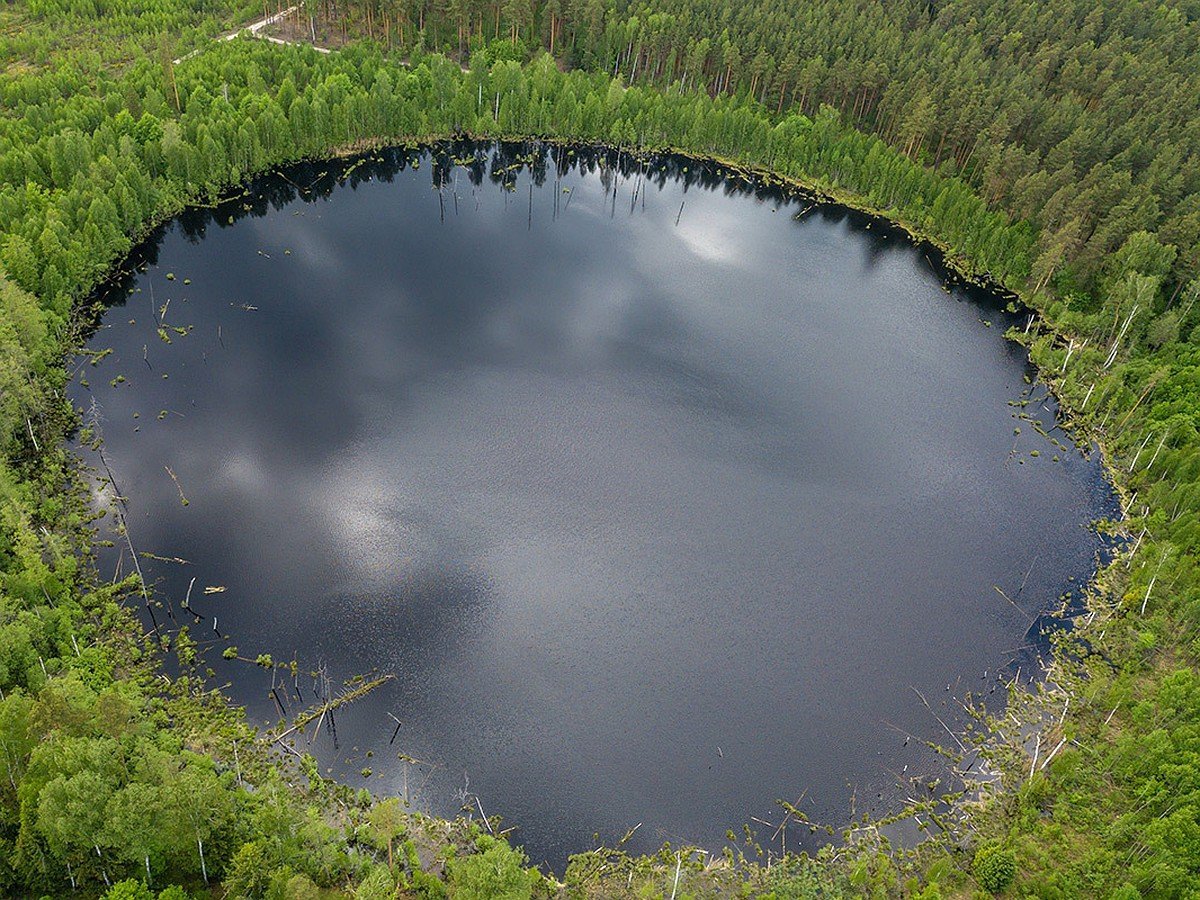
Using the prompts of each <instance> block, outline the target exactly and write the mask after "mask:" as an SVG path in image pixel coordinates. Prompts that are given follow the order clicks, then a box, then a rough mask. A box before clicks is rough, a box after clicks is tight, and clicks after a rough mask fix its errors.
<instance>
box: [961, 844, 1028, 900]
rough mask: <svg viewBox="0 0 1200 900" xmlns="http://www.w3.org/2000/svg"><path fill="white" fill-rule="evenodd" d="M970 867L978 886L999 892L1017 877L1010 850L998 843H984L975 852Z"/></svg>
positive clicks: (995, 892) (1014, 860)
mask: <svg viewBox="0 0 1200 900" xmlns="http://www.w3.org/2000/svg"><path fill="white" fill-rule="evenodd" d="M971 869H972V871H973V872H974V873H975V879H976V880H977V881H978V882H979V885H980V887H982V888H983V889H984V890H987V891H991V892H992V893H993V894H999V893H1000V892H1001V891H1003V890H1004V889H1005V888H1007V887H1008V886H1009V885H1010V884H1012V881H1013V879H1014V878H1016V877H1017V860H1016V857H1015V856H1013V852H1012V851H1011V850H1009V849H1007V848H1005V847H1003V846H1001V845H999V844H986V845H984V846H983V847H980V848H979V850H978V852H976V854H975V861H974V863H972V865H971Z"/></svg>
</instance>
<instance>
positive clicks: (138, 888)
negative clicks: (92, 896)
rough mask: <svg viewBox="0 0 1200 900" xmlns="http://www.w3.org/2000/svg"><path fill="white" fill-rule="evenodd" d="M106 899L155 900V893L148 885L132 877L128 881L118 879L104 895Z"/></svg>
mask: <svg viewBox="0 0 1200 900" xmlns="http://www.w3.org/2000/svg"><path fill="white" fill-rule="evenodd" d="M104 900H154V895H153V894H152V893H150V888H148V887H146V885H144V884H142V883H141V882H140V881H135V880H134V879H132V878H130V879H128V880H127V881H118V882H117V883H116V884H114V885H113V886H112V887H110V888H109V889H108V893H107V894H105V895H104Z"/></svg>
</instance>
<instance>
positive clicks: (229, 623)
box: [71, 143, 1116, 872]
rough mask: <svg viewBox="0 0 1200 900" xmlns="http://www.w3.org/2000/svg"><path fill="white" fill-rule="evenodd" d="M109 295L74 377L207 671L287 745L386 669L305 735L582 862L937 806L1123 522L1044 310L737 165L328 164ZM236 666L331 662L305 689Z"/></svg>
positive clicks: (153, 245) (218, 210)
mask: <svg viewBox="0 0 1200 900" xmlns="http://www.w3.org/2000/svg"><path fill="white" fill-rule="evenodd" d="M102 299H103V301H104V303H105V304H106V311H105V312H104V313H103V317H102V320H101V323H100V326H99V327H98V329H97V331H96V332H95V334H94V335H93V336H92V338H91V340H90V342H89V345H88V346H89V348H90V349H91V350H93V351H101V350H105V349H111V351H112V352H111V353H110V354H109V355H107V356H106V357H105V358H104V359H103V360H102V361H100V362H99V364H98V365H96V366H94V367H93V366H91V365H88V364H87V361H86V360H81V361H80V372H79V377H77V378H76V380H75V382H74V383H73V384H72V387H71V396H72V398H73V400H74V401H75V403H76V405H77V406H79V407H80V408H83V409H85V411H86V415H87V416H88V417H95V418H97V419H98V421H99V423H100V431H101V432H102V435H103V440H104V454H105V461H106V462H107V464H108V466H109V467H110V468H111V470H112V473H113V475H114V476H115V478H116V480H117V483H118V486H119V488H120V491H121V492H122V493H123V495H124V496H125V497H127V498H128V499H127V510H126V516H127V519H128V523H129V534H130V538H131V540H132V542H133V544H134V545H135V547H136V550H137V551H138V553H139V554H142V568H143V571H144V573H145V577H146V578H147V579H148V580H150V581H152V582H153V583H155V584H156V585H157V589H158V591H159V593H160V596H161V597H162V598H163V600H164V603H169V604H170V606H171V607H172V609H173V610H174V613H175V615H176V616H177V617H178V619H179V621H180V622H183V621H187V620H188V616H187V614H186V613H185V612H184V611H183V610H182V609H181V604H182V602H183V601H184V599H185V597H186V596H187V595H188V591H189V585H192V588H191V595H190V605H191V607H192V609H193V610H194V611H195V613H196V614H197V615H198V616H199V617H200V621H198V622H196V623H195V624H194V625H193V634H194V636H195V637H197V638H198V639H202V640H204V641H206V642H208V643H209V646H210V648H211V649H210V650H209V651H208V655H209V658H210V662H211V664H212V665H213V667H214V668H215V669H216V670H217V683H223V682H224V681H226V680H228V681H230V682H231V687H230V688H229V693H230V694H231V695H232V696H233V698H234V699H235V700H236V701H237V702H240V703H244V704H245V705H246V706H247V708H248V711H249V714H250V716H251V718H252V719H253V720H255V721H258V722H261V723H263V724H264V725H266V724H274V723H275V722H277V721H278V720H279V719H280V718H281V711H280V705H281V704H282V705H284V706H285V707H286V710H287V713H288V714H289V715H296V714H297V713H299V712H301V711H302V710H304V709H305V708H307V707H309V706H311V705H312V704H314V703H315V702H316V701H317V696H316V694H315V693H314V689H317V690H321V689H322V688H323V689H324V690H326V691H332V692H335V693H336V692H338V691H341V690H343V689H344V686H345V685H346V683H347V682H348V681H350V680H352V679H353V678H354V677H355V676H359V675H363V676H365V677H366V678H367V679H370V678H373V677H376V676H380V675H393V676H394V677H393V678H392V679H391V680H389V681H387V682H386V683H384V684H382V685H381V686H380V687H378V688H377V689H375V690H373V691H371V692H370V693H369V694H367V695H366V696H365V697H363V698H361V699H359V700H357V701H355V702H353V703H350V704H347V705H345V706H342V707H341V708H339V709H338V710H337V712H336V714H335V715H334V716H333V717H332V719H333V721H332V722H330V721H328V718H329V717H327V720H326V721H324V722H323V723H322V724H321V728H320V730H319V732H318V731H317V730H316V729H315V727H314V726H310V727H309V728H308V729H307V734H306V735H304V736H300V737H299V739H298V740H297V741H296V743H295V746H296V748H297V749H298V750H300V751H308V752H312V753H314V754H315V755H317V756H318V758H319V759H320V760H321V763H322V765H323V766H324V767H326V768H327V769H328V770H329V771H330V772H332V773H334V774H336V775H338V776H339V777H341V778H343V779H345V780H346V781H348V782H349V783H350V784H352V785H355V786H359V785H362V786H366V787H369V788H370V789H372V790H373V791H376V792H378V793H392V794H400V795H405V794H407V796H408V797H409V800H410V802H411V804H412V805H413V806H414V807H417V808H420V809H428V810H431V811H433V812H435V813H454V812H455V811H457V810H458V809H459V808H460V806H467V807H469V808H470V809H471V810H472V812H473V813H474V814H476V815H477V814H478V810H479V809H483V810H485V811H486V812H487V814H489V815H491V814H500V815H502V816H503V817H504V820H505V823H506V825H514V826H516V828H517V830H516V831H515V833H514V839H515V840H516V841H517V842H518V843H522V844H524V846H525V847H526V849H527V851H528V853H529V855H530V857H531V859H532V860H533V861H534V862H538V863H541V862H545V863H548V864H549V865H550V866H552V867H553V868H554V869H555V870H557V871H559V872H561V870H562V867H563V864H564V861H565V857H566V855H567V854H569V853H571V852H576V851H580V850H585V849H588V848H589V847H592V846H594V835H598V837H599V840H600V841H602V842H605V843H608V844H610V845H611V844H613V843H615V842H617V841H619V840H620V839H621V837H622V836H623V835H624V834H626V832H627V831H628V830H629V829H632V828H634V827H635V826H639V825H640V827H639V828H637V830H636V831H635V833H634V835H633V837H632V838H631V839H630V841H629V842H628V844H627V846H628V847H631V848H633V849H637V850H646V849H654V848H657V847H658V846H659V845H660V844H661V843H662V842H663V841H668V840H669V841H671V842H672V843H676V844H677V843H681V842H695V843H698V844H700V845H702V846H705V847H708V848H709V849H712V850H714V851H716V850H719V849H720V848H721V847H722V846H723V845H724V844H725V842H726V837H725V835H726V831H727V829H733V830H735V831H739V832H740V829H741V826H742V825H743V824H750V825H751V826H752V827H753V828H754V829H756V830H757V831H758V832H759V836H760V839H761V840H762V841H763V842H764V844H765V843H767V842H768V841H769V840H770V839H771V837H772V834H771V833H770V832H771V831H772V829H770V828H768V827H766V826H765V825H763V824H762V823H764V822H770V823H775V822H777V821H778V820H779V818H780V810H779V808H778V806H777V805H776V801H777V800H780V799H783V800H787V801H789V802H796V803H798V804H799V806H800V808H802V809H803V810H804V811H805V812H806V814H807V815H809V816H810V817H811V818H812V819H813V820H814V821H817V822H821V823H829V824H831V825H834V826H842V825H844V824H846V823H847V822H848V820H849V819H850V817H851V814H852V813H854V814H861V813H863V812H871V813H872V814H873V815H876V816H881V815H884V814H886V813H887V812H889V811H892V810H894V809H895V808H896V807H897V805H898V804H899V803H902V802H903V799H904V797H906V796H910V795H914V794H913V792H914V791H918V790H924V789H925V788H924V787H923V784H924V782H925V781H928V780H929V779H931V778H937V777H942V778H943V787H942V788H941V789H940V790H944V789H945V787H944V785H945V783H946V781H945V774H946V773H945V764H944V762H943V761H941V760H939V758H938V757H937V756H936V755H935V754H933V753H932V752H930V751H929V750H927V749H926V748H924V747H923V746H922V745H921V743H920V740H919V739H921V738H928V739H932V740H945V739H946V735H945V734H944V732H942V730H941V726H939V725H938V723H937V721H936V719H935V718H934V716H933V715H932V714H931V712H930V711H929V710H928V709H926V708H925V706H924V704H923V702H922V699H921V697H919V696H918V692H920V694H921V695H922V696H923V697H924V698H926V699H927V700H928V702H929V703H930V705H931V706H932V707H933V709H934V710H935V711H936V712H937V714H938V715H939V716H941V717H942V718H944V719H946V720H947V721H948V722H955V721H960V720H961V707H960V705H959V700H960V699H961V698H964V697H965V696H966V695H967V693H968V692H973V693H974V694H976V695H978V696H980V697H982V698H983V699H984V700H985V701H989V702H991V703H993V704H995V703H998V702H999V701H1000V700H1001V698H1002V697H1003V695H1004V690H1005V686H1006V684H1007V683H1008V682H1009V681H1011V680H1012V679H1013V678H1014V677H1015V676H1016V675H1017V674H1018V669H1020V670H1021V671H1022V674H1021V679H1022V681H1027V680H1028V679H1029V677H1030V675H1031V674H1032V673H1035V672H1036V668H1037V658H1038V654H1039V653H1040V652H1043V651H1044V645H1045V640H1044V636H1043V635H1042V632H1043V631H1044V630H1045V629H1046V628H1048V627H1052V626H1051V625H1050V624H1049V618H1048V616H1047V615H1046V613H1048V612H1051V611H1053V610H1054V608H1055V607H1057V606H1058V605H1059V603H1060V600H1061V598H1062V596H1063V595H1064V594H1072V595H1074V596H1078V592H1079V589H1080V588H1081V587H1082V585H1083V584H1084V583H1085V582H1086V581H1087V579H1088V578H1089V577H1090V575H1091V574H1092V573H1093V571H1094V568H1095V560H1096V556H1097V553H1098V552H1100V550H1101V549H1102V542H1101V540H1100V538H1098V536H1097V535H1096V533H1095V531H1094V529H1093V528H1091V527H1090V523H1092V522H1093V521H1094V520H1096V519H1097V518H1099V517H1102V516H1111V515H1115V514H1116V508H1115V505H1114V501H1113V498H1112V495H1111V492H1110V491H1109V489H1108V487H1107V485H1106V482H1105V480H1104V477H1103V473H1102V468H1101V464H1100V461H1099V459H1098V455H1097V454H1095V453H1091V454H1087V455H1084V454H1081V453H1080V452H1079V451H1078V450H1077V449H1075V447H1074V446H1073V444H1072V442H1071V440H1070V439H1069V438H1068V437H1067V436H1066V435H1065V434H1064V433H1063V432H1062V431H1061V430H1059V429H1058V428H1057V426H1056V418H1055V417H1056V406H1055V403H1054V401H1053V398H1052V397H1050V396H1048V392H1047V390H1046V388H1045V386H1044V385H1041V384H1038V383H1036V379H1035V378H1034V377H1033V376H1034V373H1033V370H1032V369H1031V367H1030V365H1029V362H1028V359H1027V356H1026V354H1025V353H1024V351H1023V350H1022V348H1021V347H1020V346H1019V345H1017V344H1015V343H1013V342H1010V341H1007V340H1006V339H1005V337H1004V333H1005V330H1006V329H1007V328H1008V327H1010V326H1012V325H1014V324H1015V325H1016V326H1017V327H1024V325H1025V322H1026V317H1025V316H1023V315H1021V316H1018V315H1014V314H1010V313H1008V312H1005V310H1004V304H1005V303H1006V301H1005V300H1003V299H1000V298H998V297H996V296H995V295H991V294H988V293H987V292H985V291H983V290H980V289H977V288H971V287H966V286H963V285H960V284H955V283H954V282H953V279H952V277H951V276H950V275H949V274H948V273H947V271H946V270H945V269H944V268H943V267H942V265H941V263H940V260H939V258H938V257H937V254H936V253H935V252H934V251H933V250H931V249H929V248H927V247H924V246H916V245H914V244H913V243H911V242H910V241H909V240H908V239H907V238H906V237H905V236H904V235H903V234H902V233H901V232H899V231H897V230H895V229H893V228H891V227H888V226H887V225H886V223H883V222H882V221H880V220H877V219H871V218H869V217H867V216H864V215H860V214H857V213H853V212H850V211H848V210H846V209H844V208H841V207H838V206H836V205H832V204H827V203H826V204H821V203H817V202H815V200H814V199H813V198H811V197H805V196H803V195H794V194H787V193H784V192H782V191H780V190H778V189H776V188H772V187H769V186H765V185H763V184H756V183H754V181H753V180H752V179H748V178H746V177H744V176H734V175H730V174H729V173H727V172H725V171H723V170H721V169H720V168H719V167H717V166H716V165H715V164H705V163H699V162H696V161H694V160H687V159H683V158H679V157H670V156H664V157H654V158H651V159H649V160H647V161H640V162H639V161H637V160H632V159H630V158H628V157H627V156H621V155H619V154H616V153H612V152H607V151H605V152H601V151H592V150H587V149H584V148H577V149H576V150H571V151H568V150H565V149H554V150H548V149H546V148H544V147H537V146H533V145H505V146H492V145H475V144H469V143H458V144H453V145H449V144H448V145H439V146H438V147H436V148H433V149H432V150H430V149H423V150H402V149H397V150H390V151H382V152H377V153H373V154H371V155H370V156H369V157H365V158H359V159H354V160H344V161H338V162H334V163H319V164H304V165H298V166H295V167H293V168H290V169H288V170H286V171H285V172H282V173H279V174H277V175H273V176H270V177H266V178H263V179H261V180H259V181H257V182H254V183H253V184H251V185H250V186H249V187H248V189H247V192H246V193H245V194H244V195H241V196H238V197H236V198H233V199H231V200H228V201H226V202H224V203H223V204H221V205H219V206H217V207H215V208H213V209H202V210H194V211H191V212H188V213H186V214H184V215H182V216H180V217H179V218H178V219H176V220H175V221H173V222H171V223H169V224H167V225H166V226H164V227H163V228H162V229H160V231H159V232H157V233H156V234H155V235H154V236H153V237H152V238H151V239H150V240H149V241H148V242H147V243H146V244H145V245H144V246H143V247H141V248H140V249H139V250H138V251H137V252H136V253H135V254H134V256H133V257H132V258H131V260H130V261H129V263H128V266H127V274H125V275H123V276H121V277H119V278H117V279H115V280H114V282H113V283H112V285H111V287H110V288H109V289H108V290H107V292H106V294H105V295H104V296H103V298H102ZM1031 379H1032V381H1033V383H1030V382H1031ZM1026 401H1028V403H1026ZM93 403H94V404H95V406H94V408H93V406H92V404H93ZM1022 404H1025V405H1022ZM1022 412H1023V413H1025V414H1026V415H1027V416H1029V417H1031V418H1032V419H1033V420H1036V422H1037V423H1038V424H1037V427H1035V423H1034V421H1030V420H1029V419H1024V418H1019V417H1018V416H1019V414H1021V413H1022ZM1042 431H1044V432H1046V433H1047V434H1048V436H1047V435H1044V434H1042V433H1041V432H1042ZM83 453H84V457H85V459H86V460H87V462H88V463H89V464H92V465H94V466H96V467H97V468H98V469H99V468H100V467H101V461H100V460H99V459H98V456H97V454H95V453H93V452H90V451H83ZM106 521H109V522H111V521H112V517H110V518H109V519H108V520H106ZM145 554H154V555H156V556H157V557H161V558H160V559H154V558H150V557H148V556H145ZM172 559H178V560H185V561H186V562H176V561H172ZM100 564H101V566H102V571H103V572H104V573H105V574H106V575H108V574H110V573H112V572H118V571H121V572H126V573H127V572H128V571H130V559H129V554H128V552H127V551H126V550H125V549H124V548H123V547H121V546H118V547H117V548H115V549H113V550H111V551H105V552H104V553H103V554H102V555H101V559H100ZM206 588H212V589H217V588H221V589H223V590H209V591H207V592H206V590H205V589H206ZM157 616H158V618H159V619H161V620H163V624H164V625H169V624H170V622H169V620H168V619H167V616H166V613H165V611H159V612H158V613H157ZM214 619H215V620H216V625H215V630H214V627H213V620H214ZM231 645H232V646H236V647H237V650H238V654H239V655H240V656H242V657H244V658H248V659H254V658H255V657H257V656H258V655H259V654H264V653H266V654H270V655H271V656H272V657H273V659H274V660H275V661H277V662H282V661H290V660H293V659H295V660H296V661H297V663H298V669H299V671H300V673H301V675H300V677H298V678H297V679H296V680H295V682H293V679H292V678H291V676H290V674H289V675H282V674H281V675H280V676H279V677H278V687H277V690H276V691H275V693H274V694H272V693H271V691H270V689H271V686H272V678H271V676H270V674H269V673H267V672H266V671H265V670H263V669H260V668H256V667H255V666H254V665H253V664H250V663H245V662H238V661H227V660H224V659H223V658H222V656H221V653H222V651H223V650H224V649H225V648H226V647H227V646H231ZM315 672H320V673H321V674H320V675H319V676H314V674H313V673H315ZM331 725H332V726H334V727H332V728H331V727H330V726H331ZM908 734H911V735H914V736H915V737H916V738H918V740H909V739H907V738H906V735H908ZM368 770H369V771H368ZM913 778H917V779H920V780H919V781H916V782H910V779H913ZM756 820H759V821H757V822H756ZM794 834H795V831H793V835H794ZM793 840H795V838H794V837H793ZM775 846H776V848H778V843H776V844H775Z"/></svg>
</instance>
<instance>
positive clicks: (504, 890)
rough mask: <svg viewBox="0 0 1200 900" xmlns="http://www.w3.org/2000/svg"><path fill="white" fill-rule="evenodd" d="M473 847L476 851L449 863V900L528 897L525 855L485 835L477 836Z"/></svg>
mask: <svg viewBox="0 0 1200 900" xmlns="http://www.w3.org/2000/svg"><path fill="white" fill-rule="evenodd" d="M476 847H477V848H478V851H479V852H477V853H473V854H472V855H470V856H464V857H463V858H462V859H456V860H454V862H453V865H452V867H451V869H450V896H451V897H452V898H453V900H529V898H530V897H531V896H532V894H533V878H532V876H531V873H529V872H527V871H525V855H524V854H523V853H521V852H520V851H519V850H514V849H512V848H511V847H510V846H508V844H506V843H504V842H503V841H498V840H496V839H495V838H491V837H487V836H485V837H481V838H480V839H479V840H478V842H477V843H476Z"/></svg>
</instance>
